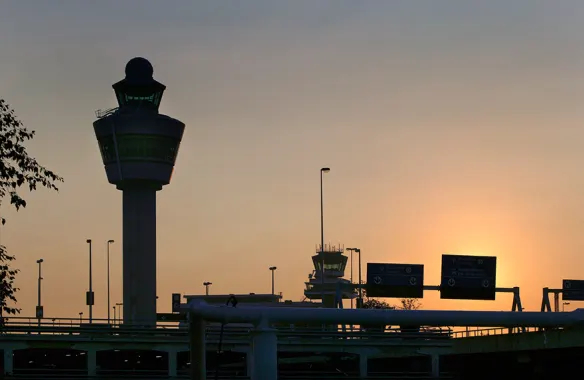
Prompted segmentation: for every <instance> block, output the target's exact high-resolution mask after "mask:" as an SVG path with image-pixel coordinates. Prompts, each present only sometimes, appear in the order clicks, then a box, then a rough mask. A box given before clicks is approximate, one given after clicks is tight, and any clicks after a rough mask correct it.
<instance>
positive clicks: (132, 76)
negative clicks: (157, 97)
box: [126, 57, 154, 82]
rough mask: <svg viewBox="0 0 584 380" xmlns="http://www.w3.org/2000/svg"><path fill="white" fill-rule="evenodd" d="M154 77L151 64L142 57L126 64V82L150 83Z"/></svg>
mask: <svg viewBox="0 0 584 380" xmlns="http://www.w3.org/2000/svg"><path fill="white" fill-rule="evenodd" d="M153 75H154V68H153V67H152V64H151V63H150V62H149V61H148V60H147V59H146V58H142V57H136V58H132V59H131V60H130V61H129V62H128V63H127V64H126V80H128V81H131V82H150V81H151V80H152V76H153Z"/></svg>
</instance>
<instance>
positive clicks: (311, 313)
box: [183, 300, 584, 327]
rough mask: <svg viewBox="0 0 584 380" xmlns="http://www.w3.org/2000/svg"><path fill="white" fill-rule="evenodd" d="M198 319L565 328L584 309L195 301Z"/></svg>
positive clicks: (581, 320)
mask: <svg viewBox="0 0 584 380" xmlns="http://www.w3.org/2000/svg"><path fill="white" fill-rule="evenodd" d="M183 311H185V312H191V313H193V314H194V315H196V316H197V317H198V318H202V319H204V320H207V321H212V322H221V323H252V324H254V325H259V324H260V323H268V324H270V323H313V324H318V323H322V324H345V325H378V326H382V325H404V326H455V327H458V326H477V327H519V326H521V327H563V326H571V325H578V324H582V325H584V309H577V310H575V311H572V312H569V313H546V312H522V313H517V312H512V311H452V310H377V309H324V308H323V309H304V308H276V307H253V306H247V307H246V306H245V305H242V306H241V307H237V308H234V307H225V306H214V305H209V304H207V303H205V302H204V301H201V300H192V301H191V302H189V304H188V305H185V306H184V308H183Z"/></svg>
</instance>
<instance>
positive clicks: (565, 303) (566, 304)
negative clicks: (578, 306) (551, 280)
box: [562, 302, 570, 312]
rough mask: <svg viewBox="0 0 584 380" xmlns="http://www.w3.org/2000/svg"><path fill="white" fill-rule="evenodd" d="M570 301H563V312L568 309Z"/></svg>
mask: <svg viewBox="0 0 584 380" xmlns="http://www.w3.org/2000/svg"><path fill="white" fill-rule="evenodd" d="M569 305H570V303H569V302H563V303H562V312H564V311H566V306H569Z"/></svg>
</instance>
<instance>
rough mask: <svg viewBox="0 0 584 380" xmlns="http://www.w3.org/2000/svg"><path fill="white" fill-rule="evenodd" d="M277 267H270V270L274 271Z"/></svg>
mask: <svg viewBox="0 0 584 380" xmlns="http://www.w3.org/2000/svg"><path fill="white" fill-rule="evenodd" d="M276 269H278V267H270V270H276Z"/></svg>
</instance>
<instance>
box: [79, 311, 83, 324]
mask: <svg viewBox="0 0 584 380" xmlns="http://www.w3.org/2000/svg"><path fill="white" fill-rule="evenodd" d="M82 323H83V312H82V311H80V312H79V324H80V325H81V324H82Z"/></svg>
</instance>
